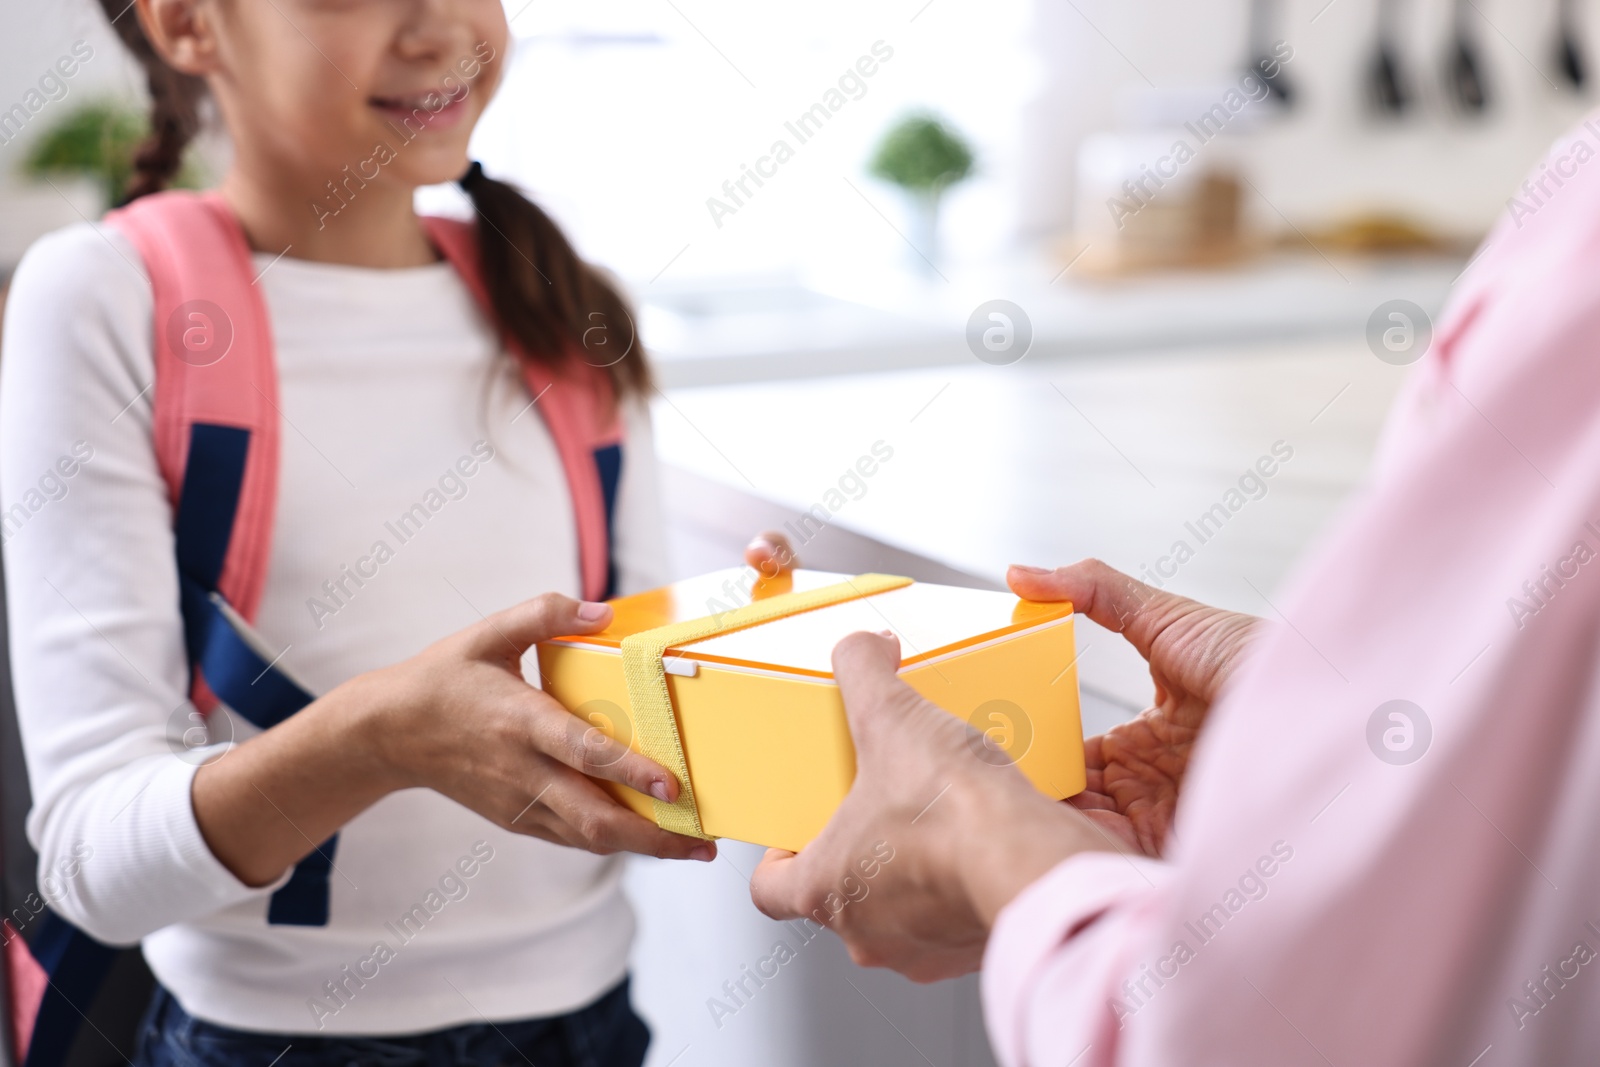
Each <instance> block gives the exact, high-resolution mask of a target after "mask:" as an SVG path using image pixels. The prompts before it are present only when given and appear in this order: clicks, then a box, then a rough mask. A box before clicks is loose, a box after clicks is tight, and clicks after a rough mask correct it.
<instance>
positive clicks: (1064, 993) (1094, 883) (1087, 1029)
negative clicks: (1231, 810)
mask: <svg viewBox="0 0 1600 1067" xmlns="http://www.w3.org/2000/svg"><path fill="white" fill-rule="evenodd" d="M1169 873H1170V872H1169V868H1168V867H1167V865H1166V864H1164V863H1161V862H1158V861H1155V860H1148V859H1144V858H1141V857H1134V856H1126V855H1120V854H1111V853H1104V852H1094V853H1084V854H1081V855H1078V856H1074V857H1073V858H1071V859H1069V860H1066V861H1064V862H1063V863H1061V864H1059V865H1058V866H1056V867H1055V868H1054V869H1053V870H1051V871H1050V872H1049V873H1048V874H1046V875H1045V876H1044V877H1043V878H1040V879H1039V880H1038V881H1036V882H1034V883H1033V884H1032V885H1030V886H1029V887H1028V888H1026V889H1025V890H1023V891H1022V892H1021V893H1020V894H1018V895H1017V897H1016V899H1015V900H1013V901H1012V902H1011V903H1010V904H1008V905H1007V906H1006V908H1005V910H1003V911H1002V912H1001V913H1000V916H999V918H998V919H997V920H996V922H995V926H994V930H993V931H992V932H991V934H990V937H989V946H988V948H987V949H986V950H985V953H984V962H983V986H982V990H983V1004H984V1015H985V1018H986V1020H987V1023H988V1029H989V1034H990V1037H991V1038H992V1039H993V1041H994V1046H995V1054H996V1055H997V1056H998V1058H999V1060H1000V1062H1001V1064H1003V1065H1004V1067H1023V1065H1024V1064H1045V1063H1053V1064H1072V1065H1073V1067H1088V1065H1089V1064H1091V1063H1111V1062H1114V1059H1113V1054H1114V1051H1115V1045H1116V1041H1115V1035H1116V1032H1117V1029H1118V1024H1119V1021H1120V1020H1119V1019H1118V1018H1117V1010H1116V1008H1115V1007H1114V1006H1113V1005H1115V1004H1116V1003H1118V1002H1119V998H1120V996H1121V993H1120V990H1119V989H1118V986H1119V985H1120V984H1121V983H1122V982H1123V981H1124V980H1126V973H1125V972H1126V971H1127V969H1128V963H1129V961H1130V960H1131V959H1132V957H1131V956H1129V955H1128V953H1129V951H1131V950H1136V948H1137V946H1138V945H1139V944H1140V943H1141V942H1143V941H1145V940H1148V939H1149V937H1153V936H1154V934H1155V932H1156V931H1155V926H1154V923H1148V924H1146V923H1143V922H1142V921H1141V916H1142V915H1144V914H1153V906H1154V905H1155V904H1157V903H1158V902H1159V901H1160V899H1161V896H1162V888H1163V887H1164V886H1165V885H1166V883H1167V880H1168V876H1169ZM1147 926H1148V930H1146V928H1145V927H1147ZM1147 934H1148V935H1149V936H1148V937H1147Z"/></svg>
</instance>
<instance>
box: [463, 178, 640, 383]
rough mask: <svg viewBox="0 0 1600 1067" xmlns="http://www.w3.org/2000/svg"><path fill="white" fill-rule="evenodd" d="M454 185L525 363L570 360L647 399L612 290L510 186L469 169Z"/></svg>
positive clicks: (504, 322)
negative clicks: (466, 204)
mask: <svg viewBox="0 0 1600 1067" xmlns="http://www.w3.org/2000/svg"><path fill="white" fill-rule="evenodd" d="M458 184H459V185H460V186H461V188H462V189H464V190H466V193H467V195H468V196H470V197H472V206H473V207H474V208H476V209H477V212H478V230H479V233H478V248H479V253H478V255H479V257H480V264H481V269H482V271H483V278H484V282H485V283H486V284H487V286H488V288H489V302H490V304H491V305H492V306H493V308H494V314H495V318H496V319H497V320H498V321H499V323H500V327H501V329H503V330H505V331H506V333H508V334H510V335H511V337H512V338H513V339H515V340H516V341H517V342H518V343H519V344H520V345H521V346H522V348H523V350H524V351H526V352H527V353H529V355H530V356H531V357H532V358H535V359H539V360H542V361H546V362H549V363H552V364H554V363H560V362H561V361H562V360H563V359H565V358H568V356H569V355H570V354H572V353H576V354H577V355H578V356H579V357H580V358H581V359H583V361H584V362H586V363H589V364H591V365H593V366H596V367H604V368H606V369H607V371H609V373H610V375H611V380H612V382H613V383H614V384H615V385H616V387H617V392H618V393H619V394H621V395H624V396H626V395H629V394H642V393H648V392H649V391H650V388H651V378H650V366H649V364H647V363H646V362H645V358H644V350H643V348H642V347H641V346H640V344H639V338H638V328H637V325H636V323H635V321H634V318H633V313H632V311H631V310H630V309H629V307H628V302H627V301H626V300H625V299H623V297H622V294H621V293H619V292H618V291H617V288H616V286H614V285H613V284H611V282H610V281H608V280H607V279H606V278H605V276H604V275H602V274H601V273H600V271H599V270H597V269H596V268H594V267H593V266H591V265H590V264H588V263H586V262H584V260H583V259H581V258H580V257H579V256H578V253H577V252H576V251H574V250H573V247H572V244H571V243H570V242H569V241H568V240H567V238H566V235H565V234H563V233H562V232H561V228H560V227H559V226H557V225H556V224H555V222H554V221H552V220H551V218H550V216H548V215H546V214H545V213H544V212H543V211H541V210H540V209H539V207H538V205H537V204H534V203H533V202H532V201H531V200H528V199H527V198H526V197H524V196H523V195H522V194H521V193H519V192H518V191H517V190H516V189H515V188H514V187H513V186H511V185H508V184H507V183H505V182H501V181H496V180H495V179H493V178H490V177H488V176H487V175H485V174H484V173H483V168H482V167H481V166H479V165H478V164H477V163H473V164H472V166H471V167H470V168H469V169H468V170H467V173H466V174H465V175H464V176H463V177H462V178H461V179H460V181H459V182H458Z"/></svg>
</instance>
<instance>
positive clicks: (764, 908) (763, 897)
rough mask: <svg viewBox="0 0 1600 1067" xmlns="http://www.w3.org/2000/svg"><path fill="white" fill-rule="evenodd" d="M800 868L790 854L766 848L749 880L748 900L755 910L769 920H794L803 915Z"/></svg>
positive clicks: (793, 856)
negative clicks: (765, 852)
mask: <svg viewBox="0 0 1600 1067" xmlns="http://www.w3.org/2000/svg"><path fill="white" fill-rule="evenodd" d="M803 875H804V871H803V868H802V867H801V865H800V863H799V859H798V857H797V856H796V855H795V854H794V853H793V852H788V851H785V850H784V849H781V848H769V849H767V854H766V855H765V856H763V857H761V862H760V863H759V864H757V865H756V869H755V873H753V874H752V875H751V876H750V900H751V903H753V904H755V906H756V910H757V911H759V912H761V914H763V915H765V916H766V917H767V918H769V919H798V918H800V917H801V916H803V915H804V914H806V912H805V909H804V907H803V906H802V905H801V897H802V887H801V878H802V877H803Z"/></svg>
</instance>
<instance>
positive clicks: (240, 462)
mask: <svg viewBox="0 0 1600 1067" xmlns="http://www.w3.org/2000/svg"><path fill="white" fill-rule="evenodd" d="M189 433H190V436H189V459H188V465H187V467H186V468H185V470H184V475H183V491H182V493H181V494H180V495H179V497H178V511H177V517H176V519H175V521H174V524H173V532H174V535H175V537H176V542H177V546H176V547H177V557H178V580H179V584H180V586H181V588H182V602H183V629H184V641H185V644H186V645H187V648H188V654H189V663H190V666H191V668H194V667H198V668H199V669H200V672H201V674H202V675H203V677H204V678H205V680H206V684H207V685H208V686H210V687H211V691H212V692H213V693H215V694H216V695H217V697H218V698H219V699H220V700H222V702H223V703H225V704H227V705H228V707H230V708H232V709H233V710H234V711H236V712H238V713H239V714H240V715H242V716H244V718H245V719H247V720H249V721H250V722H251V723H254V724H255V725H256V726H259V727H260V728H261V729H263V730H266V729H270V728H271V727H273V726H276V725H277V724H278V723H280V722H282V721H283V720H285V719H287V718H288V717H289V716H291V715H293V714H294V713H295V712H297V711H299V710H300V709H301V708H303V707H305V706H306V705H307V704H309V703H311V701H312V699H313V698H312V696H311V694H310V693H307V692H306V691H305V690H304V689H302V688H300V686H299V685H297V684H296V683H295V682H294V680H293V679H291V678H290V677H289V676H288V675H287V674H285V673H284V672H283V671H281V670H279V669H278V668H277V667H276V666H275V665H274V664H273V663H271V662H270V661H268V660H267V659H265V658H264V657H262V656H261V655H260V654H259V653H258V652H257V651H256V650H255V649H254V648H253V647H251V645H250V643H249V642H248V641H246V640H245V638H244V637H243V635H241V634H240V633H239V631H238V630H237V629H236V628H235V627H234V625H233V623H232V621H231V620H230V619H229V617H228V614H227V601H226V600H225V599H223V597H222V594H221V593H219V592H218V591H217V585H218V581H219V579H220V578H221V576H222V566H223V561H224V560H226V559H227V557H228V542H229V540H230V539H231V538H232V536H233V526H234V519H235V517H236V515H237V512H238V504H239V493H240V489H241V488H242V487H243V485H244V471H245V461H246V459H247V458H248V456H249V451H250V431H248V430H244V429H241V428H239V427H237V426H218V425H214V424H210V423H201V422H197V423H195V424H194V425H193V426H192V427H191V428H190V431H189ZM338 839H339V835H338V834H335V835H333V836H332V837H330V838H328V840H327V841H324V842H323V843H322V844H321V845H319V846H318V847H317V849H316V850H315V851H313V852H312V853H311V854H310V855H309V856H307V857H305V858H304V859H303V860H301V861H300V862H299V863H298V864H297V865H296V866H295V869H294V873H293V874H291V875H290V876H289V881H288V882H286V883H285V884H284V885H283V886H282V887H281V888H280V889H279V890H278V891H277V892H276V893H274V894H273V895H272V899H271V901H270V902H269V903H268V906H267V922H269V923H273V924H276V925H287V926H326V925H327V924H328V874H329V871H330V870H331V869H332V866H333V852H334V849H335V847H336V846H337V842H338Z"/></svg>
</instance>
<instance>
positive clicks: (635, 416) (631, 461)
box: [612, 398, 672, 596]
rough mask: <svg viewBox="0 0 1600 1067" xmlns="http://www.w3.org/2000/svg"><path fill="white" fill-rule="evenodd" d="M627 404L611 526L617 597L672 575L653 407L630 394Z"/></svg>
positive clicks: (640, 589) (652, 584) (643, 589)
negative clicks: (623, 441)
mask: <svg viewBox="0 0 1600 1067" xmlns="http://www.w3.org/2000/svg"><path fill="white" fill-rule="evenodd" d="M624 405H625V407H624V412H623V425H624V427H625V429H626V432H627V443H626V445H625V446H624V449H623V456H622V478H621V481H620V483H619V484H618V486H617V514H616V521H615V523H614V528H613V538H614V540H615V542H616V544H615V546H614V548H613V550H612V551H613V557H614V558H615V560H616V562H617V589H616V593H617V595H618V596H627V595H629V594H632V593H642V592H644V591H646V590H649V589H655V588H656V587H657V586H661V585H665V584H666V583H667V582H668V581H670V580H671V578H672V575H671V569H670V568H669V566H668V563H667V548H666V538H665V536H664V535H663V534H664V530H665V528H666V520H665V518H664V517H663V514H662V508H661V473H660V463H659V461H658V460H657V458H656V450H655V431H654V428H653V426H652V423H651V421H650V406H649V405H648V404H646V403H645V402H644V401H643V400H639V399H635V398H629V399H628V400H626V401H625V402H624Z"/></svg>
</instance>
